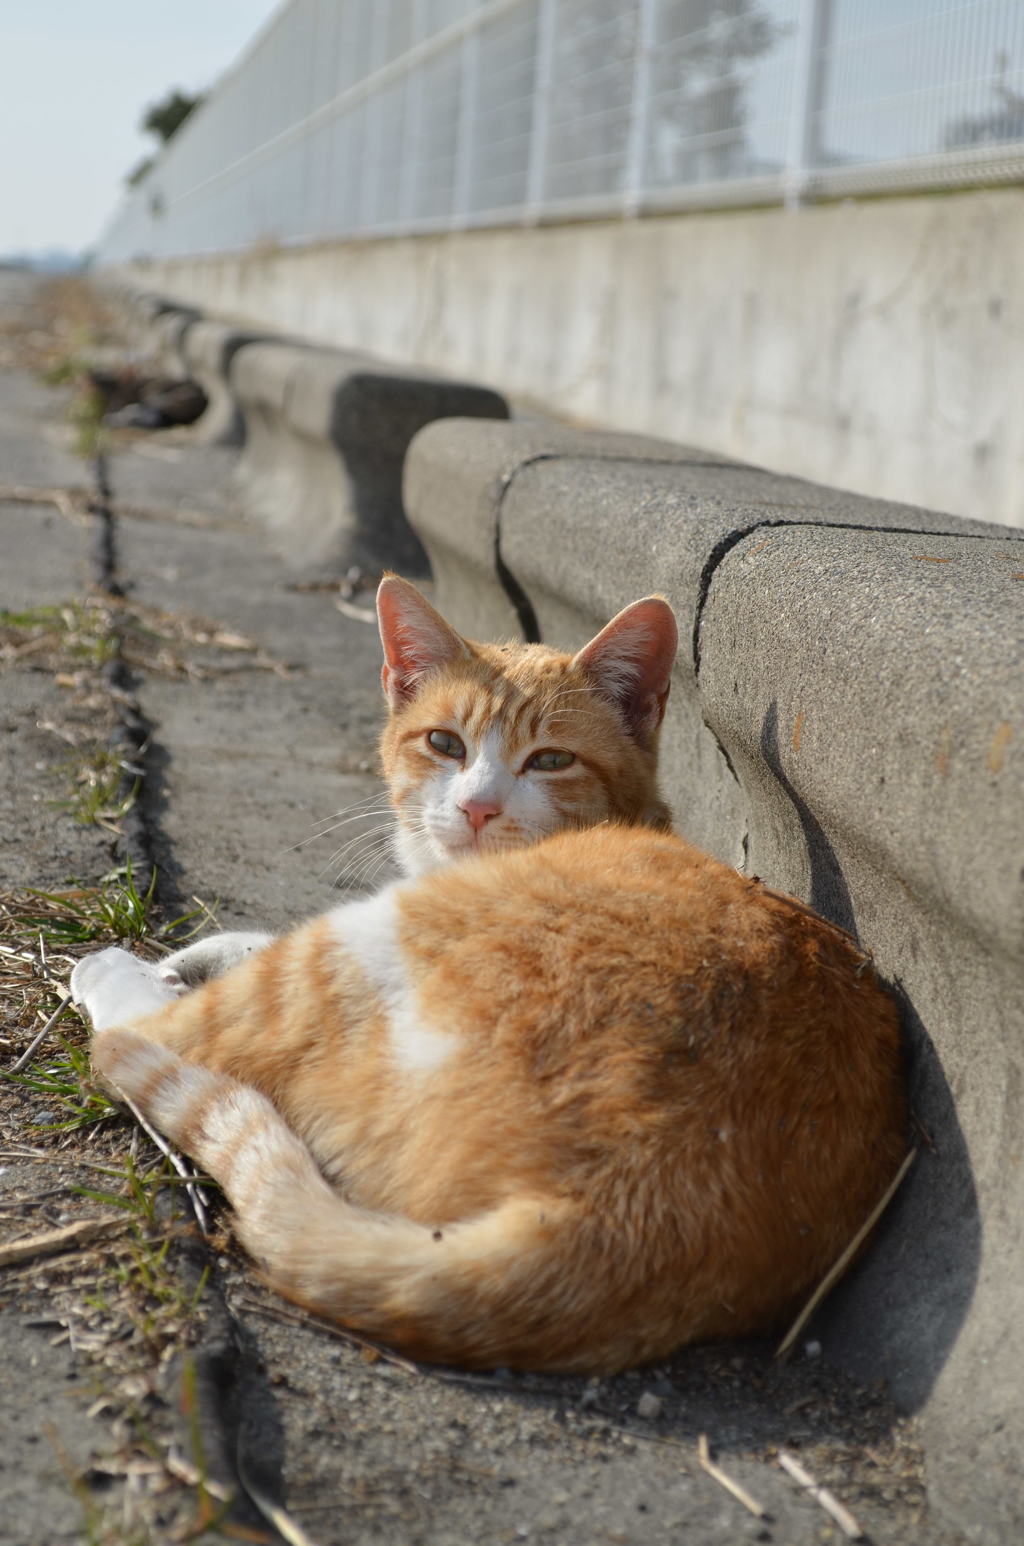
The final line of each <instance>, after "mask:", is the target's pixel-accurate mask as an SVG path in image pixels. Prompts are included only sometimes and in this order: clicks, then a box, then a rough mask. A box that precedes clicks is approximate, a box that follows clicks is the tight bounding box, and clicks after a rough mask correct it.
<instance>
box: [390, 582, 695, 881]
mask: <svg viewBox="0 0 1024 1546" xmlns="http://www.w3.org/2000/svg"><path fill="white" fill-rule="evenodd" d="M377 617H378V620H379V623H380V635H381V642H382V644H383V646H384V668H383V671H382V680H383V684H384V693H385V696H386V698H387V700H388V706H389V711H390V712H389V716H388V722H387V724H386V726H385V728H384V734H383V736H382V739H381V758H382V761H383V765H384V774H385V777H386V779H387V781H388V786H389V788H390V791H391V799H392V803H393V805H394V808H395V812H396V815H397V817H398V832H397V847H398V853H399V857H400V859H401V861H402V863H403V866H404V868H405V869H406V870H407V871H408V872H409V873H411V874H420V873H423V872H424V871H426V870H430V869H434V868H435V867H437V866H438V865H440V864H445V863H448V862H450V861H451V860H453V859H460V858H464V857H466V856H467V855H469V854H472V853H480V852H484V853H488V852H496V851H499V850H502V849H506V848H520V847H522V846H523V845H525V844H527V843H534V842H537V841H538V839H540V838H543V837H547V836H549V835H550V834H551V833H553V832H557V831H560V830H561V829H563V828H565V827H588V826H594V825H596V824H597V823H598V822H602V821H621V822H628V823H631V824H634V825H637V824H646V825H651V826H667V825H668V823H669V819H670V818H669V812H668V809H667V807H666V806H665V805H664V803H663V802H662V800H661V798H660V796H659V794H658V787H657V742H658V729H659V726H660V724H661V720H662V715H663V714H664V711H665V701H666V699H667V697H668V689H669V680H670V675H671V671H672V663H673V661H674V659H675V654H676V646H677V642H678V639H677V632H676V623H675V618H674V617H673V615H672V609H671V608H670V607H669V605H668V603H667V602H665V601H662V600H661V598H660V597H657V596H650V597H647V598H646V599H645V600H643V601H635V602H634V603H633V605H632V606H629V607H626V608H625V610H624V611H622V612H620V613H619V614H618V616H617V617H614V618H612V620H611V622H610V623H609V624H608V625H607V627H605V628H603V629H602V630H601V632H600V633H599V634H598V635H597V637H596V638H594V639H592V640H591V641H590V643H589V644H587V645H586V646H585V647H584V648H583V649H581V650H580V651H579V652H578V653H577V654H575V655H567V654H562V653H561V652H560V651H558V650H553V649H548V648H547V647H546V646H545V645H542V644H503V645H496V644H474V643H473V642H472V641H470V640H469V639H464V638H462V636H461V635H460V634H458V633H456V632H455V630H454V628H452V627H451V626H450V625H449V624H448V623H446V622H445V620H444V618H443V617H441V616H440V614H439V613H437V612H435V610H434V608H433V607H432V606H430V604H429V602H427V601H426V600H425V599H424V598H423V597H422V596H421V595H420V593H419V591H418V590H416V588H415V587H414V586H412V585H410V584H409V583H408V581H407V580H401V579H399V578H398V577H397V575H387V576H386V577H385V578H384V579H383V580H382V581H381V585H380V589H379V591H378V593H377Z"/></svg>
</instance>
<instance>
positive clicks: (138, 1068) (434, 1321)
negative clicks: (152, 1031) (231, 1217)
mask: <svg viewBox="0 0 1024 1546" xmlns="http://www.w3.org/2000/svg"><path fill="white" fill-rule="evenodd" d="M93 1063H94V1066H95V1067H96V1069H97V1071H98V1072H99V1073H101V1074H102V1075H103V1077H104V1079H106V1080H108V1081H109V1082H110V1083H111V1084H112V1085H113V1086H114V1087H115V1089H117V1090H120V1091H121V1092H122V1093H123V1094H125V1095H127V1096H128V1097H129V1098H130V1099H131V1100H132V1101H134V1102H135V1103H136V1104H137V1105H138V1106H140V1107H141V1108H142V1109H143V1110H144V1111H145V1112H146V1114H147V1117H148V1118H149V1119H150V1120H151V1121H152V1122H153V1123H154V1125H155V1126H156V1127H158V1128H159V1129H160V1130H161V1131H162V1132H163V1133H165V1134H166V1135H167V1136H168V1137H169V1138H170V1139H171V1140H172V1141H173V1142H174V1143H176V1144H177V1145H179V1146H180V1147H181V1148H182V1149H183V1150H184V1151H185V1152H186V1153H188V1154H190V1155H191V1156H192V1157H193V1159H194V1160H195V1161H196V1162H197V1163H198V1164H199V1165H200V1166H202V1168H203V1169H205V1170H206V1171H207V1172H208V1173H209V1174H210V1175H211V1176H213V1177H215V1178H216V1180H217V1181H218V1182H219V1183H220V1184H221V1186H222V1187H223V1188H224V1191H225V1192H226V1194H227V1196H228V1198H229V1199H230V1201H231V1203H232V1204H233V1206H234V1208H235V1210H236V1220H235V1225H236V1232H237V1234H238V1236H239V1238H240V1240H241V1241H242V1243H243V1245H244V1246H245V1248H246V1250H248V1251H249V1252H250V1253H251V1254H252V1255H253V1256H254V1257H255V1258H256V1259H257V1261H259V1262H260V1263H262V1265H263V1267H264V1269H265V1272H266V1277H267V1281H268V1282H269V1283H270V1285H271V1286H272V1287H273V1288H275V1289H276V1290H277V1291H278V1292H279V1293H281V1294H283V1295H285V1296H286V1297H287V1298H289V1299H293V1300H295V1301H297V1302H298V1303H300V1304H303V1305H305V1306H306V1307H307V1308H309V1309H311V1310H315V1311H317V1312H319V1313H320V1314H323V1315H327V1316H330V1317H331V1318H332V1319H335V1320H338V1321H340V1322H341V1323H342V1324H343V1325H346V1326H349V1327H351V1328H352V1329H353V1330H356V1331H359V1332H361V1333H362V1334H364V1335H366V1336H368V1337H371V1338H374V1339H375V1340H378V1341H380V1342H383V1343H385V1344H387V1345H388V1346H390V1347H395V1348H398V1349H400V1350H401V1351H403V1352H406V1353H408V1354H410V1355H411V1356H412V1357H414V1358H419V1359H423V1360H425V1361H427V1362H437V1363H458V1364H462V1365H466V1364H470V1365H477V1366H481V1367H494V1366H496V1365H502V1364H504V1365H508V1366H510V1367H516V1366H529V1367H532V1368H538V1367H543V1366H544V1365H547V1366H549V1367H557V1368H561V1369H572V1368H575V1369H580V1370H584V1369H591V1368H593V1367H595V1366H597V1365H598V1364H600V1365H601V1366H602V1367H607V1361H606V1359H607V1353H606V1354H605V1358H604V1359H602V1358H600V1357H599V1356H598V1357H596V1358H595V1349H594V1348H593V1346H591V1347H590V1348H589V1349H587V1348H586V1347H585V1346H583V1345H581V1343H586V1341H587V1338H586V1336H584V1337H583V1338H582V1339H581V1338H580V1336H579V1330H580V1326H579V1322H577V1326H576V1332H575V1336H574V1337H572V1338H571V1339H570V1340H565V1334H566V1330H567V1328H566V1327H565V1326H564V1325H563V1326H559V1325H558V1324H557V1323H556V1324H552V1323H551V1311H550V1307H551V1306H552V1304H553V1303H558V1302H561V1304H562V1306H563V1313H564V1307H565V1302H566V1290H567V1288H569V1284H568V1283H567V1281H566V1280H567V1278H569V1279H571V1278H572V1277H573V1276H574V1272H573V1263H574V1259H575V1263H576V1264H578V1263H579V1255H580V1253H579V1251H578V1249H577V1246H578V1245H579V1244H580V1242H574V1241H573V1239H572V1236H573V1234H574V1230H573V1227H572V1222H571V1219H570V1218H569V1217H567V1216H566V1214H567V1210H566V1208H565V1205H560V1204H558V1203H556V1204H554V1206H552V1205H550V1204H549V1203H547V1202H546V1201H543V1200H539V1199H525V1198H516V1199H513V1200H510V1201H508V1202H506V1203H504V1204H502V1205H501V1206H499V1207H497V1208H495V1209H494V1210H492V1211H491V1212H488V1213H485V1214H482V1215H481V1216H479V1217H478V1218H475V1219H470V1220H468V1221H466V1222H460V1223H458V1224H455V1225H453V1226H445V1227H444V1228H442V1229H431V1228H429V1227H424V1226H422V1225H420V1224H416V1223H413V1222H412V1221H411V1220H409V1219H405V1218H402V1217H397V1216H391V1215H386V1214H376V1213H370V1212H367V1211H364V1210H362V1209H359V1208H356V1207H353V1206H351V1205H350V1204H349V1203H347V1202H346V1201H345V1200H344V1198H342V1197H341V1196H339V1195H338V1193H337V1192H335V1191H334V1190H333V1189H332V1188H331V1187H330V1186H329V1185H328V1183H327V1182H326V1181H325V1179H324V1177H323V1176H322V1174H321V1173H320V1171H319V1169H318V1168H317V1166H316V1163H315V1161H314V1159H313V1157H312V1155H311V1154H310V1152H309V1150H308V1149H307V1148H306V1146H305V1145H304V1144H303V1143H302V1142H301V1140H300V1139H299V1138H298V1137H296V1135H295V1134H294V1133H293V1132H292V1131H291V1129H290V1128H289V1127H288V1126H287V1125H286V1123H285V1122H284V1121H283V1120H282V1118H281V1116H280V1115H279V1114H278V1112H277V1111H276V1110H275V1108H274V1107H273V1106H272V1105H271V1103H270V1102H269V1101H268V1100H267V1099H266V1098H265V1097H264V1096H262V1095H261V1094H259V1093H258V1091H256V1090H253V1089H251V1088H250V1087H249V1086H247V1085H244V1084H241V1083H239V1082H238V1081H237V1080H235V1079H232V1078H230V1077H228V1076H226V1075H223V1074H217V1073H214V1072H212V1071H211V1070H209V1069H206V1068H202V1067H200V1066H199V1065H197V1064H192V1063H185V1062H183V1061H182V1059H181V1058H179V1057H178V1056H177V1054H176V1053H173V1052H171V1051H169V1050H168V1049H167V1048H165V1047H161V1046H159V1045H157V1044H156V1043H154V1042H151V1041H149V1040H147V1039H146V1038H145V1037H144V1036H141V1035H139V1034H138V1033H137V1032H135V1031H130V1030H123V1029H115V1030H109V1031H106V1032H104V1033H103V1034H102V1035H100V1036H98V1037H97V1038H96V1041H95V1043H94V1046H93ZM578 1292H579V1294H580V1298H581V1299H582V1300H584V1301H585V1300H586V1298H587V1297H588V1294H587V1287H586V1284H585V1281H584V1280H583V1279H582V1278H581V1281H580V1283H579V1285H578ZM571 1295H572V1291H571V1288H570V1298H571ZM578 1308H579V1309H580V1310H582V1311H583V1315H582V1320H583V1322H584V1323H586V1321H587V1319H588V1318H589V1317H588V1316H587V1313H586V1310H585V1309H584V1306H583V1304H580V1305H579V1306H578Z"/></svg>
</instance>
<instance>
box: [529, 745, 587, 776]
mask: <svg viewBox="0 0 1024 1546" xmlns="http://www.w3.org/2000/svg"><path fill="white" fill-rule="evenodd" d="M575 761H576V755H575V753H574V752H559V751H554V750H545V751H542V752H534V754H533V756H532V757H531V758H530V760H529V762H528V763H527V764H526V766H527V767H528V768H536V769H537V771H538V773H555V772H557V771H558V769H559V768H571V767H572V765H573V763H574V762H575Z"/></svg>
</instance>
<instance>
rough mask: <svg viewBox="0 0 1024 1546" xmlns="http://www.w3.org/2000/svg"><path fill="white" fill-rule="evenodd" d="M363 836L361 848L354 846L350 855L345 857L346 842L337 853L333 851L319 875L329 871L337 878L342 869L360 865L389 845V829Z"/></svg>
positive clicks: (347, 846)
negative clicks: (363, 840)
mask: <svg viewBox="0 0 1024 1546" xmlns="http://www.w3.org/2000/svg"><path fill="white" fill-rule="evenodd" d="M364 836H365V842H364V844H363V846H362V847H361V848H360V847H355V848H354V851H353V852H352V854H351V856H350V857H346V850H347V849H348V848H349V846H350V845H348V844H346V846H345V848H343V849H339V850H338V852H337V853H333V854H332V855H331V857H330V859H329V860H328V861H327V863H326V864H325V865H324V867H323V869H322V870H321V872H320V873H321V875H323V874H326V873H327V872H328V871H330V872H331V873H332V874H333V875H334V878H335V879H337V877H338V875H340V874H341V872H342V870H344V869H351V868H352V867H353V866H354V865H361V864H363V863H364V861H365V860H366V859H367V857H368V856H370V855H375V854H377V853H379V852H380V850H381V848H382V847H387V846H390V838H391V834H390V831H388V832H387V833H381V832H379V831H378V832H372V833H366V834H364Z"/></svg>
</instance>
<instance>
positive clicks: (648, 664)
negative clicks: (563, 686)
mask: <svg viewBox="0 0 1024 1546" xmlns="http://www.w3.org/2000/svg"><path fill="white" fill-rule="evenodd" d="M678 647H679V631H678V629H677V628H676V620H675V616H674V614H673V611H672V608H671V607H670V606H669V604H668V602H667V601H663V600H662V598H661V597H660V596H647V597H646V598H645V599H644V600H643V601H634V602H633V604H632V606H629V607H624V608H623V610H622V611H621V612H619V613H618V615H617V616H616V617H613V618H612V620H611V622H610V623H608V624H607V626H606V627H604V628H602V629H601V632H600V633H599V634H598V635H597V637H596V638H595V639H591V641H590V643H589V644H587V645H585V646H584V648H583V649H581V650H580V652H579V654H578V655H576V656H575V657H574V659H573V665H574V666H576V667H577V668H578V669H579V670H580V671H585V672H586V674H587V675H588V676H589V677H590V678H591V680H592V681H593V682H594V683H595V685H596V686H597V687H599V688H600V689H601V690H602V692H604V693H605V694H607V696H608V697H609V698H611V699H612V701H613V702H614V703H615V704H616V706H617V707H618V708H619V709H620V710H621V712H622V715H623V718H624V719H625V721H626V724H627V725H628V727H629V729H630V730H631V731H632V733H633V735H634V736H635V738H636V739H637V740H638V741H639V742H640V743H641V744H643V743H644V742H646V741H647V740H649V739H650V737H651V736H653V734H654V732H655V731H656V730H657V728H658V726H659V725H660V724H661V721H662V716H663V715H664V713H665V704H666V702H667V700H668V690H669V686H670V684H671V681H672V666H673V663H674V662H675V658H676V650H677V649H678Z"/></svg>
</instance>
